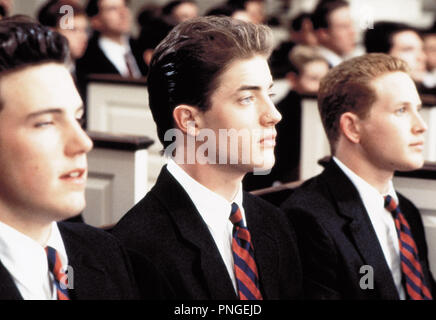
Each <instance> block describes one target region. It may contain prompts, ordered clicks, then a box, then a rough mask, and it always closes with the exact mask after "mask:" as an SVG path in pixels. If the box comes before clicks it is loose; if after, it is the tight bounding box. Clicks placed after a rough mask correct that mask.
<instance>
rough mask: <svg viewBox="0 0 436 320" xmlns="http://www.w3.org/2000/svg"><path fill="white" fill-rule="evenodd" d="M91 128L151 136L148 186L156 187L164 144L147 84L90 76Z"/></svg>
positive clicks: (116, 77) (89, 121) (162, 161)
mask: <svg viewBox="0 0 436 320" xmlns="http://www.w3.org/2000/svg"><path fill="white" fill-rule="evenodd" d="M87 81H88V82H87V94H86V108H87V113H86V114H87V116H86V118H87V119H86V121H87V129H88V130H91V131H99V132H105V133H110V134H128V135H139V136H147V137H149V138H150V139H152V140H153V141H154V142H155V143H154V144H153V145H152V146H150V148H149V149H148V170H147V172H148V185H153V184H154V183H155V181H156V179H157V176H158V174H159V172H160V169H161V168H162V166H163V165H164V164H165V162H166V161H165V159H164V157H163V156H162V155H161V150H162V149H163V146H162V144H161V143H160V142H159V139H158V137H157V131H156V125H155V123H154V121H153V117H152V114H151V111H150V108H149V106H148V91H147V81H146V80H145V79H126V78H123V77H120V76H117V75H90V76H89V77H88V79H87Z"/></svg>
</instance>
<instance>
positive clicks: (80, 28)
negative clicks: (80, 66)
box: [38, 0, 89, 76]
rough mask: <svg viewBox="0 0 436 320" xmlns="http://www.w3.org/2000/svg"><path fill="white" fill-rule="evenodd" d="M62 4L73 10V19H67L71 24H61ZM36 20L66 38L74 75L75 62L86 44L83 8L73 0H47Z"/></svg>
mask: <svg viewBox="0 0 436 320" xmlns="http://www.w3.org/2000/svg"><path fill="white" fill-rule="evenodd" d="M64 6H70V7H71V9H72V10H73V14H74V16H73V18H74V19H72V20H71V21H68V23H72V24H71V25H66V26H61V19H62V18H63V17H64V16H65V11H62V10H61V8H62V7H64ZM38 21H39V23H41V24H42V25H44V26H47V27H51V28H52V29H53V30H56V31H57V32H59V33H60V34H62V35H63V36H64V37H66V38H67V40H68V45H69V47H70V58H71V59H70V63H69V64H70V65H69V67H70V70H71V73H72V74H73V75H74V76H75V62H76V60H77V59H79V58H81V57H82V56H83V54H84V53H85V50H86V47H87V45H88V35H89V22H88V17H87V16H86V13H85V10H84V8H83V7H81V6H80V5H79V4H78V1H74V0H49V1H47V2H46V3H45V4H44V5H43V6H42V7H41V8H40V10H39V12H38Z"/></svg>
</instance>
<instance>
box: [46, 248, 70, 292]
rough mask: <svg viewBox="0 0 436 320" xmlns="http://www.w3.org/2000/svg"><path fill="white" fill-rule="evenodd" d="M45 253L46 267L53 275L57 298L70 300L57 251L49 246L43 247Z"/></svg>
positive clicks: (65, 277)
mask: <svg viewBox="0 0 436 320" xmlns="http://www.w3.org/2000/svg"><path fill="white" fill-rule="evenodd" d="M45 252H46V253H47V261H48V268H49V270H50V272H51V273H52V274H53V276H54V284H55V287H56V292H57V296H58V300H70V298H69V296H68V289H67V285H68V284H67V276H66V274H65V273H64V272H63V271H62V264H61V259H60V256H59V254H58V252H57V251H56V250H55V249H53V248H52V247H50V246H47V247H45Z"/></svg>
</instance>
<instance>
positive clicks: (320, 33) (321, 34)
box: [315, 28, 330, 43]
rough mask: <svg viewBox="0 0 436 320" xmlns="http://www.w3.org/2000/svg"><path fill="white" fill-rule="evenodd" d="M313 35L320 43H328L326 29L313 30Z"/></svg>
mask: <svg viewBox="0 0 436 320" xmlns="http://www.w3.org/2000/svg"><path fill="white" fill-rule="evenodd" d="M315 34H316V37H317V38H318V41H319V42H320V43H326V42H330V34H329V33H328V31H327V29H324V28H320V29H318V30H315Z"/></svg>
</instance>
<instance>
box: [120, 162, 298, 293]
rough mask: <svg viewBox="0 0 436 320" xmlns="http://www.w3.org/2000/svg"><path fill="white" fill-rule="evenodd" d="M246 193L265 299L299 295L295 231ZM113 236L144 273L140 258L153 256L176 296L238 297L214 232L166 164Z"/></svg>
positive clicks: (268, 206)
mask: <svg viewBox="0 0 436 320" xmlns="http://www.w3.org/2000/svg"><path fill="white" fill-rule="evenodd" d="M243 197H244V198H243V206H244V209H245V215H246V218H247V226H248V229H249V230H250V233H251V236H252V241H253V246H254V251H255V259H256V262H257V266H258V270H259V278H260V287H261V288H260V289H261V292H262V294H263V297H264V299H295V298H299V297H300V294H301V289H302V280H301V279H302V275H301V270H300V268H301V266H300V260H299V256H298V252H297V248H296V243H295V240H294V239H295V237H294V232H293V231H292V229H291V228H290V226H289V225H288V223H287V221H286V218H285V217H284V216H283V213H282V212H281V211H279V210H278V209H277V208H276V207H273V206H272V205H270V204H268V203H266V202H265V201H263V200H261V199H259V198H257V197H255V196H253V195H250V194H247V193H244V195H243ZM211 205H213V204H211ZM229 214H230V213H229ZM113 234H114V235H115V236H116V237H118V238H119V239H121V241H122V243H123V244H124V246H125V247H126V248H127V249H128V251H129V252H130V253H131V255H132V264H133V267H134V269H135V273H140V272H142V264H141V256H143V255H144V256H148V257H150V260H151V261H152V262H153V264H154V265H156V267H157V268H158V269H159V270H160V271H161V272H162V273H163V275H164V276H165V277H166V278H167V280H168V281H169V282H170V284H171V286H172V288H173V292H174V293H175V298H177V299H224V300H227V299H237V296H236V294H235V290H234V288H233V285H232V281H231V279H230V276H229V274H228V272H227V269H226V267H225V264H224V262H223V260H222V258H221V255H220V253H219V251H218V248H217V247H216V245H215V242H214V240H213V238H212V235H211V234H210V232H209V230H208V228H207V226H206V224H205V222H204V221H203V219H202V218H201V216H200V214H199V212H198V211H197V209H196V208H195V206H194V204H193V202H192V201H191V199H190V198H189V196H188V194H187V193H186V192H185V190H184V189H183V188H182V186H181V185H180V184H179V183H178V182H177V181H176V180H175V179H174V177H173V176H172V175H171V174H170V173H169V172H168V170H167V169H166V167H164V168H163V169H162V171H161V173H160V175H159V177H158V180H157V182H156V185H155V186H154V187H153V188H152V190H151V191H150V192H149V193H148V194H147V195H146V196H145V197H144V198H143V199H142V200H141V201H140V202H139V203H138V204H137V205H136V206H134V207H133V208H132V209H131V210H130V211H129V212H128V213H127V214H126V215H125V216H124V217H123V218H122V219H121V221H120V222H119V223H118V224H117V225H116V226H115V228H114V230H113ZM146 285H147V283H145V282H144V283H140V284H139V286H140V287H144V286H146Z"/></svg>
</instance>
